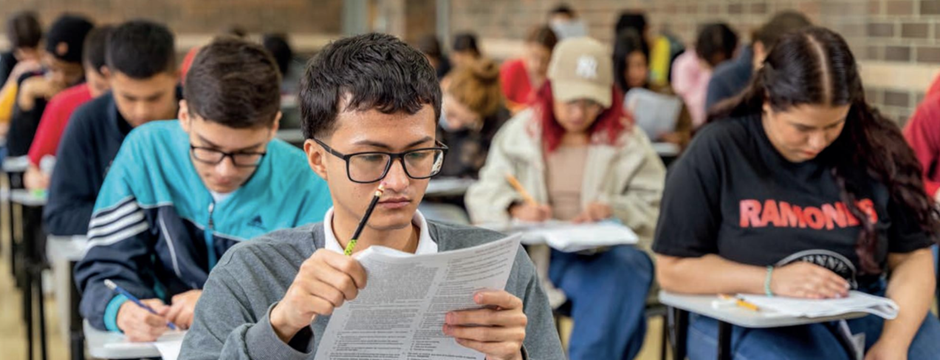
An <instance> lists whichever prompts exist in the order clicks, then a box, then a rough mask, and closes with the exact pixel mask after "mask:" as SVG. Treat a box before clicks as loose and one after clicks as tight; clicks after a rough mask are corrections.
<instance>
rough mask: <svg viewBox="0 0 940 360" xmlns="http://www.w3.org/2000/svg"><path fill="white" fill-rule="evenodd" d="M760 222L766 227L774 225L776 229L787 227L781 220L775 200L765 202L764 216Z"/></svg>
mask: <svg viewBox="0 0 940 360" xmlns="http://www.w3.org/2000/svg"><path fill="white" fill-rule="evenodd" d="M760 221H761V223H763V224H764V225H768V224H771V223H773V224H774V226H775V227H781V226H786V225H784V224H783V221H782V220H781V219H780V212H779V211H777V202H776V201H774V200H767V201H764V214H763V215H762V216H761V217H760Z"/></svg>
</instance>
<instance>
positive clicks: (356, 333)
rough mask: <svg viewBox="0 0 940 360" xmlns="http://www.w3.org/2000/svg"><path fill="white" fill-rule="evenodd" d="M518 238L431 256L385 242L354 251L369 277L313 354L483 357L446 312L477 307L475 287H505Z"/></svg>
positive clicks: (342, 359)
mask: <svg viewBox="0 0 940 360" xmlns="http://www.w3.org/2000/svg"><path fill="white" fill-rule="evenodd" d="M519 239H520V236H519V235H514V236H509V237H506V238H504V239H502V240H499V241H495V242H491V243H487V244H483V245H479V246H475V247H472V248H466V249H460V250H454V251H447V252H441V253H436V254H426V255H412V254H407V253H403V252H400V251H397V250H393V249H390V248H386V247H381V246H371V247H369V248H368V249H366V250H365V251H363V252H361V253H359V254H356V257H357V259H358V260H359V262H360V263H361V264H362V266H363V268H365V270H366V272H367V273H368V279H369V280H368V283H367V285H366V288H365V289H362V290H360V291H359V296H358V297H357V298H356V299H355V300H353V301H349V302H346V303H345V304H343V306H340V307H339V308H337V309H335V310H334V311H333V315H332V316H331V317H330V322H329V324H328V325H327V327H326V331H325V333H324V334H323V336H322V339H321V340H320V345H319V347H318V348H317V354H316V358H317V359H334V360H351V359H430V360H444V359H478V360H483V359H484V355H483V354H482V353H479V352H477V351H475V350H471V349H468V348H465V347H463V346H461V345H459V344H457V342H456V341H454V339H453V338H451V337H449V336H446V335H444V332H443V327H444V315H445V314H446V313H447V312H450V311H454V310H466V309H477V308H480V306H479V305H477V304H476V303H474V302H473V294H474V293H475V292H476V291H478V290H483V289H492V290H502V289H505V288H506V281H507V280H508V279H509V273H510V271H511V270H512V265H513V262H514V260H515V258H516V252H517V251H518V250H519Z"/></svg>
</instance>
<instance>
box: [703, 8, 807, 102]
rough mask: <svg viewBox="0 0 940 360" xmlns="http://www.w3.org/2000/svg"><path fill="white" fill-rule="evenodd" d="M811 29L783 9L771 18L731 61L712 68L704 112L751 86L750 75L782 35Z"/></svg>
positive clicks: (805, 20)
mask: <svg viewBox="0 0 940 360" xmlns="http://www.w3.org/2000/svg"><path fill="white" fill-rule="evenodd" d="M809 26H812V23H810V21H809V19H807V18H806V16H803V14H801V13H799V12H796V11H793V10H786V11H781V12H779V13H777V14H776V15H774V17H773V18H771V19H770V21H768V22H767V23H766V24H764V26H761V27H760V29H757V31H756V32H754V39H753V41H752V42H751V45H750V46H744V47H742V48H741V51H739V52H738V56H737V57H735V58H734V60H730V61H728V62H725V63H723V64H720V65H718V66H717V67H715V71H714V72H712V78H711V80H709V81H708V90H707V91H706V93H707V94H706V95H705V109H706V111H708V109H711V108H712V107H713V106H715V105H717V104H718V103H719V102H721V101H724V100H727V99H730V98H732V97H734V96H736V95H738V94H740V93H741V92H742V91H744V88H746V87H747V85H748V84H750V83H751V75H752V74H753V73H754V72H755V71H757V67H758V66H759V65H760V64H762V63H763V62H764V58H766V57H767V53H769V52H770V50H771V49H773V47H774V45H776V44H777V41H779V40H780V37H781V36H783V35H784V34H786V33H788V32H791V31H796V30H799V29H802V28H806V27H809Z"/></svg>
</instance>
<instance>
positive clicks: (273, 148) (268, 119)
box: [75, 38, 332, 341]
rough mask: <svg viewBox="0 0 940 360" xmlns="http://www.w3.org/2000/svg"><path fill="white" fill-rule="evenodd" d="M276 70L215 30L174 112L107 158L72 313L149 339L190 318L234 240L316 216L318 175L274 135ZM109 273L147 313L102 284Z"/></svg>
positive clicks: (262, 55) (322, 197)
mask: <svg viewBox="0 0 940 360" xmlns="http://www.w3.org/2000/svg"><path fill="white" fill-rule="evenodd" d="M280 80H281V79H280V75H279V73H278V70H277V65H276V64H275V63H274V60H273V59H272V58H271V56H270V55H269V54H268V52H266V51H265V50H264V48H262V47H261V46H260V45H255V44H251V43H248V42H244V41H242V40H236V39H228V38H225V39H218V40H216V41H214V42H213V43H212V44H210V45H209V46H206V47H205V48H203V49H202V50H201V51H200V53H199V55H198V57H197V58H196V59H195V61H194V63H193V66H192V68H191V70H190V72H189V75H188V76H187V78H186V84H185V86H184V97H185V99H186V100H183V101H180V112H179V121H160V122H154V123H149V124H146V125H143V126H140V127H138V128H137V129H135V130H134V131H132V132H131V133H130V134H129V135H128V137H127V139H126V140H125V142H124V144H123V146H122V147H121V150H120V151H119V152H118V155H117V158H116V159H115V160H114V162H113V163H112V165H111V168H110V170H109V172H108V175H107V177H106V179H105V182H104V186H102V190H101V192H100V193H99V195H98V200H97V202H96V204H95V210H94V215H93V216H92V219H91V223H90V224H89V226H88V228H89V230H88V239H89V246H88V249H87V250H86V255H85V257H84V259H83V260H82V261H81V262H80V263H79V264H78V266H77V267H76V271H75V277H76V282H77V283H78V285H79V287H80V288H81V290H82V292H83V294H82V302H81V313H82V316H84V317H85V318H86V319H88V320H89V321H90V322H91V324H92V325H94V326H95V327H98V328H101V329H107V330H112V331H122V332H124V333H125V334H126V335H127V336H128V338H129V339H131V340H132V341H152V340H154V339H156V337H158V336H159V335H160V334H161V333H163V332H164V331H165V330H166V329H167V321H169V322H172V323H174V324H176V325H177V326H178V327H181V328H184V329H185V328H188V327H189V325H190V323H191V322H192V316H193V309H194V307H195V304H196V301H197V300H198V299H199V296H200V295H201V293H202V290H201V289H202V286H203V284H204V283H205V281H206V278H207V277H208V275H209V271H210V270H211V269H212V268H213V266H214V265H215V264H216V262H217V261H218V259H219V257H220V256H222V254H223V253H224V252H225V251H226V250H227V249H228V248H230V247H232V246H233V245H235V244H237V243H238V242H240V241H245V240H248V239H251V238H253V237H256V236H259V235H263V234H265V233H267V232H270V231H273V230H277V229H282V228H291V227H295V226H299V225H304V224H307V223H312V222H316V221H320V220H321V219H323V216H324V214H325V213H326V210H327V209H329V208H330V206H331V205H332V201H331V200H330V194H329V192H328V191H329V190H328V189H327V186H326V183H325V182H324V181H323V180H322V179H321V178H319V177H318V176H317V175H315V174H313V173H312V172H310V171H309V170H308V168H307V161H306V157H305V156H304V154H303V152H302V151H301V150H300V149H297V148H295V147H293V146H291V145H289V144H287V143H285V142H283V141H281V140H276V139H274V136H275V134H276V132H277V129H278V121H279V120H280V117H281V113H280V110H279V109H280V104H279V99H280V91H279V86H280V83H281V81H280ZM105 279H110V280H112V281H114V282H115V283H116V284H117V285H119V286H121V287H122V288H124V289H126V290H127V291H129V292H130V293H131V294H133V295H135V296H137V297H138V298H140V299H147V300H144V302H145V303H148V304H149V305H150V306H151V307H153V308H154V309H155V310H156V311H157V314H151V313H149V312H147V311H146V310H144V309H142V308H141V307H139V306H137V305H135V304H134V303H132V302H129V301H127V298H125V297H124V296H122V295H117V294H115V293H114V292H112V291H111V290H110V289H108V288H107V287H105V286H104V280H105Z"/></svg>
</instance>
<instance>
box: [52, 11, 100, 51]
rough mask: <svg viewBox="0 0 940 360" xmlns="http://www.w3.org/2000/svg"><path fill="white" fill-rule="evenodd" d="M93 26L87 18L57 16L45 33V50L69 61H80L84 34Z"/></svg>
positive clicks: (67, 15)
mask: <svg viewBox="0 0 940 360" xmlns="http://www.w3.org/2000/svg"><path fill="white" fill-rule="evenodd" d="M93 27H94V25H92V23H91V21H88V19H86V18H84V17H81V16H77V15H70V14H65V15H62V16H61V17H59V19H57V20H56V21H55V22H54V23H53V24H52V27H50V28H49V32H48V33H47V34H46V51H48V52H49V53H50V54H52V55H53V56H55V57H56V58H58V59H59V60H63V61H66V62H70V63H79V62H81V61H82V46H83V44H84V42H85V36H86V35H88V33H89V32H91V29H92V28H93Z"/></svg>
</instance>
